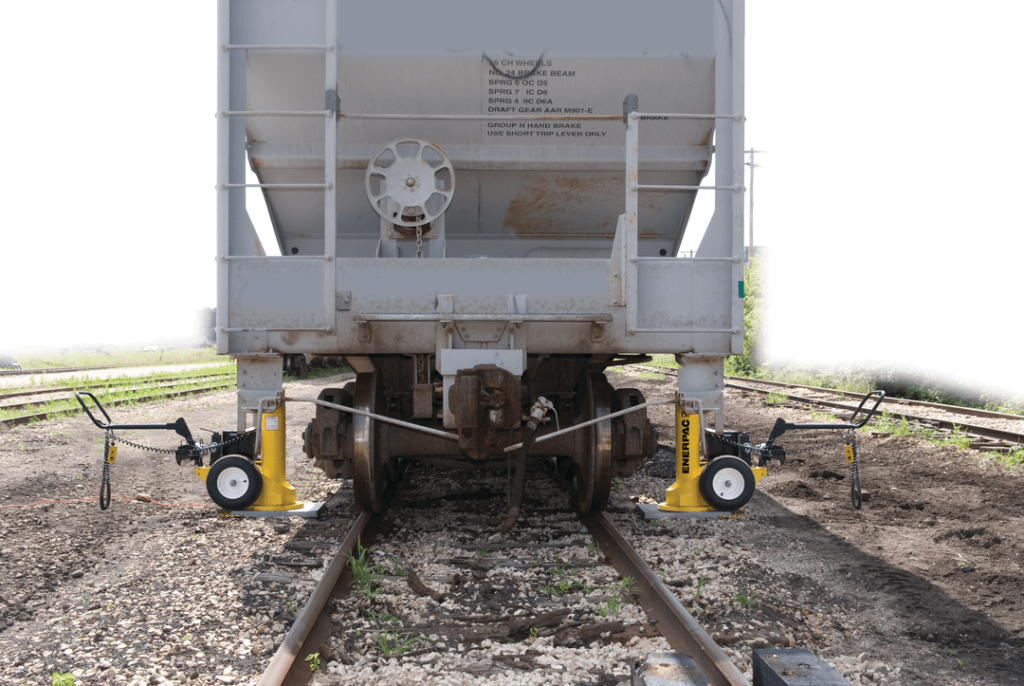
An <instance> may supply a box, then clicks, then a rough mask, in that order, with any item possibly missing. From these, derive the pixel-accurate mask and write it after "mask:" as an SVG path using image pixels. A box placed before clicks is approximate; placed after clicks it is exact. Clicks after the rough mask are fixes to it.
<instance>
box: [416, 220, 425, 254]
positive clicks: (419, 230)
mask: <svg viewBox="0 0 1024 686" xmlns="http://www.w3.org/2000/svg"><path fill="white" fill-rule="evenodd" d="M416 257H423V227H422V226H417V227H416Z"/></svg>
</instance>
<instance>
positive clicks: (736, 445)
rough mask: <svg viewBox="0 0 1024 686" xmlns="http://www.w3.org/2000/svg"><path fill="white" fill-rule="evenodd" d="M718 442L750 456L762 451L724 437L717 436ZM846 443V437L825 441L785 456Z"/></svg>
mask: <svg viewBox="0 0 1024 686" xmlns="http://www.w3.org/2000/svg"><path fill="white" fill-rule="evenodd" d="M718 440H720V441H721V442H722V443H725V444H727V445H731V446H733V447H734V448H740V449H741V450H744V451H749V452H750V454H751V455H758V456H760V455H761V454H762V451H761V450H758V447H757V446H756V445H753V444H751V443H737V442H736V441H731V440H729V439H728V438H726V437H725V436H719V437H718ZM846 441H847V438H846V436H843V437H842V438H839V439H836V440H834V441H825V442H824V443H818V444H817V445H812V446H808V447H806V448H798V449H795V450H789V449H787V450H786V455H798V454H799V453H807V452H810V451H812V450H819V449H821V448H828V447H830V446H833V445H840V444H842V443H846Z"/></svg>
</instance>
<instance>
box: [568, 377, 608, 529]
mask: <svg viewBox="0 0 1024 686" xmlns="http://www.w3.org/2000/svg"><path fill="white" fill-rule="evenodd" d="M576 393H577V397H578V398H579V401H578V402H579V409H578V411H577V416H576V421H577V423H579V422H585V421H589V420H591V419H597V418H598V417H603V416H605V415H608V414H610V413H611V411H612V396H613V394H614V391H613V390H612V386H611V384H609V383H608V380H607V379H606V378H605V377H604V374H591V373H587V372H584V374H583V377H582V378H581V379H580V382H579V383H578V384H577V386H576ZM579 433H580V434H581V436H582V440H581V441H579V442H578V443H577V445H579V446H580V449H578V450H577V453H576V459H575V462H576V466H577V467H578V469H576V470H573V471H574V472H575V476H576V501H577V503H578V505H579V508H580V509H581V510H582V511H583V512H589V511H591V510H600V509H601V508H602V507H604V506H605V505H606V504H607V503H608V496H609V495H610V493H611V489H612V422H611V420H610V419H609V420H606V421H603V422H598V423H597V424H593V425H591V426H589V427H587V428H585V429H581V430H580V431H579Z"/></svg>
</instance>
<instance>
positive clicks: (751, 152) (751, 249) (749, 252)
mask: <svg viewBox="0 0 1024 686" xmlns="http://www.w3.org/2000/svg"><path fill="white" fill-rule="evenodd" d="M745 152H746V153H747V154H748V155H750V160H749V161H747V162H744V163H743V164H745V165H747V166H748V167H750V240H749V242H748V245H749V246H750V247H749V248H748V249H747V262H749V261H750V258H751V257H753V256H754V170H755V169H757V168H758V167H760V166H761V165H759V164H755V163H754V155H756V154H757V153H759V152H768V151H767V150H754V149H750V150H746V151H745Z"/></svg>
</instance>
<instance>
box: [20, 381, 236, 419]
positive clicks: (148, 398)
mask: <svg viewBox="0 0 1024 686" xmlns="http://www.w3.org/2000/svg"><path fill="white" fill-rule="evenodd" d="M235 385H236V382H235V379H231V380H230V381H227V382H225V383H220V384H214V385H211V386H203V387H202V388H191V389H188V390H184V391H171V392H169V393H154V394H152V395H143V396H136V397H134V398H123V399H121V400H109V401H107V400H105V401H104V402H103V404H104V406H105V407H114V406H116V405H125V404H127V403H145V402H153V401H156V400H169V399H171V398H178V397H182V396H186V395H199V394H201V393H212V392H214V391H223V390H226V389H228V388H234V387H235ZM81 411H82V409H81V408H80V407H68V408H65V409H63V410H51V411H50V412H36V413H34V414H25V415H20V416H18V417H8V418H6V419H0V426H4V425H11V426H13V425H18V424H29V423H31V422H38V421H42V420H45V419H49V418H51V417H60V416H65V415H71V414H78V413H80V412H81Z"/></svg>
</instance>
